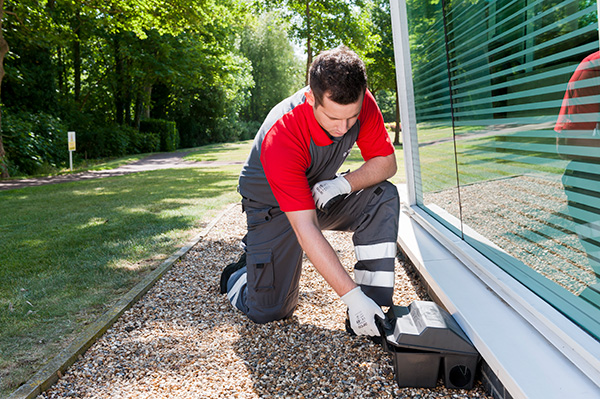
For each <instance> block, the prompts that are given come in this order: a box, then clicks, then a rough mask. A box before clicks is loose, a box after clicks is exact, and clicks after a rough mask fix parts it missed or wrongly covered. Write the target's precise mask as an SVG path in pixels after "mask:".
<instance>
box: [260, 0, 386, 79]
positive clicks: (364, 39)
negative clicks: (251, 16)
mask: <svg viewBox="0 0 600 399" xmlns="http://www.w3.org/2000/svg"><path fill="white" fill-rule="evenodd" d="M259 3H260V4H261V6H262V7H263V8H264V9H272V8H274V7H275V8H277V7H279V8H281V9H282V10H283V12H284V15H285V17H286V18H287V20H288V21H289V22H290V23H291V29H290V37H291V38H292V39H293V40H294V41H295V42H296V43H298V44H301V45H303V46H305V49H306V54H307V61H306V73H308V68H309V66H310V64H311V63H312V59H313V56H315V55H317V54H318V53H320V52H321V51H324V50H329V49H331V48H334V47H337V46H339V45H341V44H344V45H346V46H348V47H350V48H351V49H353V50H354V51H356V52H357V53H358V54H359V55H364V54H365V53H367V52H368V51H370V50H371V48H372V46H373V43H374V41H375V40H376V38H375V37H374V36H373V34H372V32H371V20H370V11H371V7H370V5H371V3H370V2H369V1H365V0H344V1H338V0H322V1H318V2H314V1H313V2H311V1H307V0H262V1H259ZM306 77H308V75H306ZM306 82H308V79H306Z"/></svg>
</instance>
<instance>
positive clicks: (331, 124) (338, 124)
mask: <svg viewBox="0 0 600 399" xmlns="http://www.w3.org/2000/svg"><path fill="white" fill-rule="evenodd" d="M363 97H364V94H363V95H362V96H360V98H359V99H358V101H357V102H355V103H352V104H346V105H342V104H338V103H336V102H333V101H331V100H330V99H329V96H328V95H327V93H325V95H324V96H323V101H322V104H320V105H316V102H315V97H314V94H313V92H312V91H311V90H309V91H308V92H307V93H306V102H308V104H309V105H310V106H312V108H313V112H314V114H315V119H316V120H317V122H319V125H321V127H322V128H323V129H325V130H326V131H327V133H329V134H330V135H331V136H332V137H342V136H343V135H344V134H346V133H347V132H348V130H350V128H351V127H352V126H354V124H355V123H356V121H357V120H358V115H359V114H360V109H361V107H362V103H363Z"/></svg>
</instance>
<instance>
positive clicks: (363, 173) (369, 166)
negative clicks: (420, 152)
mask: <svg viewBox="0 0 600 399" xmlns="http://www.w3.org/2000/svg"><path fill="white" fill-rule="evenodd" d="M397 170H398V166H397V165H396V153H395V152H394V153H392V154H390V155H388V156H385V157H375V158H371V159H369V160H368V161H366V162H365V163H364V164H362V166H361V167H360V168H358V169H357V170H355V171H353V172H350V173H348V174H346V175H344V178H345V179H346V180H348V183H350V186H351V187H352V191H359V190H362V189H363V188H367V187H370V186H372V185H374V184H377V183H381V182H382V181H384V180H387V179H389V178H390V177H392V176H394V175H395V174H396V171H397Z"/></svg>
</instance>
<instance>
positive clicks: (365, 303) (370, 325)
mask: <svg viewBox="0 0 600 399" xmlns="http://www.w3.org/2000/svg"><path fill="white" fill-rule="evenodd" d="M286 215H287V217H288V220H289V221H290V224H291V225H292V228H293V229H294V232H295V233H296V237H297V238H298V241H299V242H300V245H301V246H302V249H303V250H304V252H305V253H306V255H307V256H308V258H309V259H310V260H311V262H312V263H313V265H314V266H315V268H316V269H317V271H318V272H319V273H320V274H321V275H322V276H323V278H325V281H327V283H328V284H329V285H330V286H331V287H332V288H333V289H334V291H335V292H336V293H337V294H338V295H339V296H340V297H341V299H342V301H343V302H344V303H345V304H346V306H348V320H349V321H350V326H351V328H352V330H353V331H354V332H355V333H356V334H357V335H370V336H378V335H379V330H378V328H377V326H376V324H375V318H376V317H379V318H380V319H382V320H384V319H385V315H384V313H383V311H382V310H381V307H379V306H378V305H377V304H376V303H375V302H374V301H373V300H372V299H371V298H369V297H368V296H366V295H365V294H364V292H362V290H361V289H360V287H358V286H357V285H356V283H354V281H353V280H352V279H351V278H350V276H349V275H348V273H347V272H346V270H345V269H344V267H343V266H342V264H341V263H340V261H339V259H338V257H337V255H336V253H335V251H334V250H333V248H331V245H329V242H328V241H327V240H326V239H325V237H324V236H323V233H321V229H320V228H319V224H318V219H317V213H316V211H314V210H304V211H296V212H286Z"/></svg>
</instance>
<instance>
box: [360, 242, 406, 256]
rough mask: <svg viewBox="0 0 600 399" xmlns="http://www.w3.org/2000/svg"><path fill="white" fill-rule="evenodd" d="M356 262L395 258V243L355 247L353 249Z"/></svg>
mask: <svg viewBox="0 0 600 399" xmlns="http://www.w3.org/2000/svg"><path fill="white" fill-rule="evenodd" d="M354 252H355V253H356V259H357V260H373V259H384V258H393V257H395V256H396V243H395V242H382V243H380V244H373V245H357V246H355V247H354Z"/></svg>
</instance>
